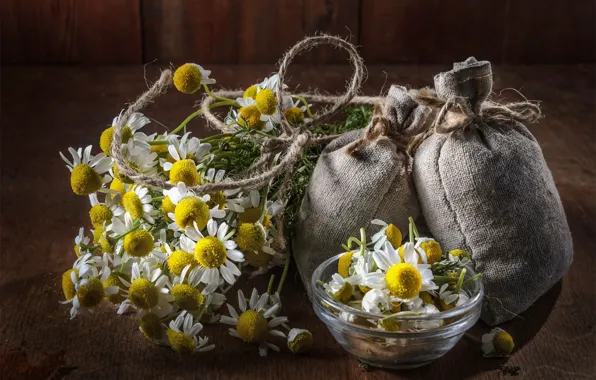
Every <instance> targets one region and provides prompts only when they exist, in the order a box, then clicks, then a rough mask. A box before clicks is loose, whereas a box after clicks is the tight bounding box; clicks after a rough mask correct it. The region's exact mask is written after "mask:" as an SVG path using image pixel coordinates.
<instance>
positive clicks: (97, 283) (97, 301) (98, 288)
mask: <svg viewBox="0 0 596 380" xmlns="http://www.w3.org/2000/svg"><path fill="white" fill-rule="evenodd" d="M90 263H91V264H90ZM94 264H95V259H93V258H91V254H87V255H85V256H83V258H82V260H80V261H79V262H78V263H75V267H74V268H73V270H71V271H70V284H68V285H67V286H68V287H69V288H71V287H72V288H71V289H68V293H69V295H70V294H72V293H71V292H72V291H74V294H72V298H70V299H67V300H66V301H63V302H61V303H63V304H66V303H70V304H72V308H71V309H70V318H71V319H72V318H74V317H76V316H77V315H78V314H85V315H89V314H90V312H91V311H92V310H93V309H94V308H95V307H97V306H99V305H101V304H105V303H107V301H106V300H105V297H109V296H111V295H114V294H117V293H118V291H119V288H118V286H107V287H104V285H103V282H105V281H106V280H107V279H108V277H109V276H110V273H111V272H110V270H109V268H107V267H105V268H104V270H103V271H102V273H101V275H100V274H99V273H98V271H97V267H96V266H95V265H94ZM98 276H99V277H98ZM62 283H63V287H64V284H65V279H64V278H63V281H62ZM64 293H65V295H66V294H67V290H64Z"/></svg>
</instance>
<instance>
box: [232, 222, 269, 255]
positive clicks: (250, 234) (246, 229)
mask: <svg viewBox="0 0 596 380" xmlns="http://www.w3.org/2000/svg"><path fill="white" fill-rule="evenodd" d="M266 240H267V230H266V229H265V227H263V225H262V224H261V223H259V222H256V223H240V224H239V225H238V229H237V231H236V243H237V244H238V248H240V249H241V250H242V251H243V252H249V251H251V252H258V251H259V250H261V249H262V248H263V245H264V244H265V241H266Z"/></svg>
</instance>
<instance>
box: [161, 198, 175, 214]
mask: <svg viewBox="0 0 596 380" xmlns="http://www.w3.org/2000/svg"><path fill="white" fill-rule="evenodd" d="M161 210H162V211H163V216H164V218H165V219H166V220H171V219H170V217H169V216H168V214H169V213H172V214H173V213H174V210H176V205H175V204H174V203H173V202H172V200H171V199H170V197H169V196H166V197H165V198H164V199H163V200H162V201H161Z"/></svg>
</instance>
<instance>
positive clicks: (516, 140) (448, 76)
mask: <svg viewBox="0 0 596 380" xmlns="http://www.w3.org/2000/svg"><path fill="white" fill-rule="evenodd" d="M434 81H435V90H436V95H437V98H438V99H442V100H444V101H445V102H451V105H453V104H463V105H464V107H463V108H459V110H460V111H461V110H462V109H464V108H466V107H465V105H466V104H467V107H469V108H468V110H467V112H468V115H467V116H466V115H462V113H463V114H465V113H466V112H447V113H445V114H444V115H443V116H445V117H444V118H443V119H442V120H439V121H442V122H441V123H437V124H436V125H437V126H440V127H441V128H436V129H435V133H433V134H432V135H430V137H428V138H427V139H426V140H425V141H424V142H423V143H422V144H421V145H420V147H419V148H418V149H417V151H416V153H415V155H414V165H413V175H414V182H415V185H416V190H417V192H418V197H419V200H420V205H421V208H422V213H423V215H424V217H425V219H426V222H427V223H428V226H429V228H430V231H431V232H432V234H433V236H434V238H435V239H437V241H439V242H441V244H442V245H443V248H444V250H445V251H448V250H451V249H455V248H462V249H465V250H467V251H469V252H470V253H471V254H472V258H473V263H474V265H475V267H476V270H477V271H478V272H481V273H482V276H483V282H484V285H485V293H486V298H485V302H484V307H483V312H482V319H483V320H484V321H485V322H487V323H489V324H498V323H501V322H504V321H506V320H509V319H511V318H513V317H514V316H516V314H518V313H521V312H523V311H524V310H526V309H527V308H528V307H529V306H530V305H532V303H534V302H535V301H536V300H537V299H538V298H539V297H540V296H541V295H542V294H544V293H545V292H546V291H547V290H548V289H549V288H550V287H552V286H553V285H554V284H555V283H556V282H557V281H558V280H559V279H560V278H561V277H562V276H563V275H564V274H565V272H566V271H567V269H568V268H569V265H570V264H571V261H572V258H573V249H572V242H571V234H570V231H569V226H568V224H567V220H566V217H565V212H564V210H563V206H562V204H561V199H560V198H559V194H558V192H557V189H556V187H555V184H554V181H553V178H552V175H551V172H550V171H549V169H548V167H547V165H546V162H545V160H544V157H543V155H542V151H541V149H540V146H539V145H538V142H537V141H536V140H535V139H534V137H533V136H532V134H531V133H530V132H529V131H528V130H527V129H526V127H525V126H524V125H522V124H521V123H519V122H517V121H515V120H514V119H517V120H524V115H527V114H528V112H527V111H529V109H527V108H525V107H524V105H525V106H528V105H531V103H528V102H522V103H516V104H510V105H505V106H500V105H497V104H496V103H492V102H488V101H487V98H488V96H489V95H490V93H491V90H492V72H491V66H490V63H489V62H486V61H483V62H478V61H476V60H475V59H474V58H469V59H468V60H466V61H465V62H462V63H456V64H454V68H453V70H452V71H449V72H445V73H441V74H438V75H436V76H435V78H434ZM458 97H460V98H459V101H460V102H459V103H458ZM462 98H463V100H464V102H463V103H462V102H461V100H462ZM532 106H534V107H536V106H535V105H532ZM451 109H452V110H455V111H457V110H458V108H457V107H453V108H451ZM470 111H471V112H470ZM538 111H539V109H538ZM495 115H497V116H495ZM507 116H509V117H507ZM439 117H442V116H439ZM507 119H508V120H507ZM462 120H464V122H462ZM526 121H527V120H526ZM450 124H451V127H450ZM453 125H455V127H453ZM458 126H459V127H458ZM440 132H443V133H440Z"/></svg>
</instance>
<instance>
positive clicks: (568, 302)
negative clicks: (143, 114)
mask: <svg viewBox="0 0 596 380" xmlns="http://www.w3.org/2000/svg"><path fill="white" fill-rule="evenodd" d="M211 68H212V69H213V76H214V77H215V78H217V80H218V84H221V85H222V86H225V87H228V88H236V87H246V86H247V85H248V84H250V83H252V81H253V80H252V79H251V78H262V77H263V76H264V75H266V74H267V73H269V72H270V71H272V70H273V66H213V67H211ZM158 69H159V67H158V66H157V65H152V66H150V67H149V68H148V73H147V76H148V78H156V77H157V75H158ZM292 69H293V70H292V80H291V82H290V83H289V84H290V85H291V86H295V85H297V84H298V83H310V84H311V85H313V86H317V87H319V88H322V89H325V90H328V91H332V92H334V91H341V89H342V88H343V86H344V82H345V79H346V78H347V77H348V76H349V74H350V71H349V68H347V67H345V66H325V67H324V69H321V68H313V67H306V66H295V67H293V68H292ZM445 69H448V67H446V66H384V67H379V66H370V67H369V70H368V74H369V80H368V81H367V82H366V86H365V88H364V89H363V90H364V93H365V94H377V93H379V90H380V89H381V87H382V86H383V85H384V83H385V82H386V81H387V83H389V84H391V83H399V84H409V85H411V86H416V87H419V86H424V85H429V84H431V81H432V76H433V74H435V73H437V72H439V71H442V70H445ZM384 72H387V77H388V78H387V79H386V78H385V74H384ZM494 72H495V73H496V76H495V90H496V92H497V94H496V95H495V96H498V97H500V98H507V99H508V100H513V99H518V97H517V95H515V94H514V93H513V92H512V91H505V92H502V93H500V90H501V89H504V88H508V87H514V88H518V89H519V88H520V87H522V86H523V91H522V92H523V93H524V95H526V96H527V97H528V98H529V99H541V100H543V107H544V111H545V114H546V118H545V119H543V120H541V122H540V123H539V124H535V125H531V126H530V129H531V131H532V133H534V134H535V136H536V138H537V140H538V141H539V143H540V145H541V146H542V149H543V152H544V155H545V158H546V161H547V163H548V165H549V167H550V168H551V170H552V172H553V176H554V178H555V182H556V184H557V188H558V190H559V192H560V194H561V198H562V200H563V205H564V207H565V211H566V213H567V217H568V220H569V224H570V227H571V231H572V234H573V239H574V247H575V258H574V263H573V265H572V266H571V269H570V271H569V273H568V274H567V275H566V276H565V278H564V279H563V280H562V281H561V282H559V283H558V284H557V285H556V286H555V287H554V288H553V289H551V291H549V292H548V293H547V294H546V295H545V296H544V297H542V298H541V299H540V300H539V301H538V302H537V303H536V304H535V305H534V306H532V307H531V308H530V309H529V310H528V311H527V312H525V313H523V314H522V315H521V316H520V317H519V318H516V319H515V320H513V321H511V322H509V323H507V324H505V325H504V326H503V328H505V329H506V330H508V331H509V332H511V334H512V335H513V337H514V338H515V341H516V350H515V351H514V354H513V356H512V357H511V358H510V359H509V360H508V362H507V363H508V364H511V365H519V366H520V367H521V368H522V370H521V373H520V376H518V377H517V379H553V378H556V379H592V378H594V377H595V376H596V372H595V368H594V362H593V353H594V352H596V340H595V339H594V338H595V336H594V334H595V332H596V314H595V311H596V295H595V293H594V278H593V275H594V272H595V270H596V263H595V258H594V252H595V251H596V193H595V189H596V165H595V164H596V140H595V139H594V136H595V133H596V130H595V123H596V117H595V111H594V103H593V99H594V96H595V95H596V93H595V89H594V80H595V70H594V68H593V67H591V66H547V67H542V66H534V67H528V66H502V67H499V66H497V67H495V68H494ZM2 74H3V77H2V82H1V85H2V88H1V92H2V95H3V96H2V99H1V107H2V110H3V114H2V130H1V133H2V136H1V137H2V140H1V145H0V148H1V154H2V155H1V161H0V168H1V181H2V182H1V183H2V189H1V190H2V192H1V198H0V210H1V223H0V227H1V232H0V233H1V240H0V241H1V244H2V247H1V248H2V250H1V254H0V295H1V297H0V378H2V379H3V380H6V379H19V380H22V379H46V378H52V379H54V378H62V377H64V378H67V379H182V378H197V379H206V378H208V379H279V378H287V379H309V380H314V379H326V380H329V379H419V378H428V379H463V378H466V379H503V378H506V377H504V375H503V374H502V373H501V372H500V371H499V366H500V364H503V363H504V361H500V360H485V359H482V356H481V352H480V348H479V346H478V344H476V343H474V342H472V341H470V340H466V339H463V340H462V341H460V342H459V343H458V344H457V345H456V347H455V348H454V349H453V350H452V351H451V352H450V353H448V354H447V355H446V356H444V357H443V358H441V359H439V360H437V361H435V362H433V363H432V364H430V365H428V366H426V367H422V368H419V369H415V370H411V371H404V372H389V371H382V370H373V371H372V372H365V371H364V370H363V369H361V368H359V366H358V362H357V361H356V360H355V359H352V358H350V357H349V356H348V355H347V354H346V353H345V352H344V351H343V350H342V349H341V347H339V346H338V345H337V344H336V343H335V342H334V340H333V338H332V336H331V335H330V334H329V332H328V331H327V329H326V327H325V326H324V325H323V323H322V322H320V321H319V320H318V319H317V317H316V316H315V314H314V312H313V310H312V307H311V306H310V304H309V302H308V299H307V297H306V295H305V293H304V290H303V288H302V285H301V284H300V280H299V277H298V276H297V275H296V273H295V271H294V270H291V272H290V276H289V277H288V281H287V283H286V286H285V287H284V291H283V294H282V302H283V315H287V316H288V317H289V318H290V323H291V325H292V326H297V327H304V328H308V329H310V330H311V331H312V332H313V333H314V334H315V339H316V343H315V347H314V350H313V352H311V353H310V354H309V355H306V356H293V355H291V354H290V353H288V351H287V350H286V349H283V347H282V352H281V353H279V354H276V353H271V354H270V355H271V356H270V357H269V358H260V357H259V356H258V353H257V349H256V347H254V346H251V345H247V344H243V343H242V342H240V341H238V340H237V339H235V338H233V337H231V336H229V335H228V333H227V331H226V329H225V327H224V326H207V327H206V328H205V334H206V335H207V336H209V337H210V338H211V339H212V340H213V341H214V342H215V343H216V344H217V345H218V346H217V348H216V350H215V351H213V352H211V353H207V354H205V355H201V356H198V357H196V358H193V359H192V360H189V359H184V358H180V357H178V356H177V355H176V354H175V353H173V352H172V351H171V350H169V349H168V348H163V347H156V346H154V345H152V344H150V343H149V342H148V341H146V340H145V339H144V338H143V337H142V335H141V334H140V332H139V331H138V330H137V325H136V322H135V320H134V316H132V315H128V316H116V315H115V312H114V310H110V309H105V310H101V311H99V312H98V313H96V314H95V315H94V316H93V317H91V318H76V319H74V320H72V321H71V320H69V319H68V307H66V306H63V305H60V304H59V303H58V302H59V301H60V300H61V299H62V294H61V289H60V278H59V276H60V274H61V273H62V272H63V271H64V270H66V269H67V268H68V267H70V266H71V264H72V261H73V260H74V253H73V251H72V246H73V238H74V236H75V235H76V233H77V230H78V227H79V226H80V225H86V224H87V222H88V215H87V211H88V200H87V199H86V197H76V196H75V195H73V194H72V193H71V191H70V188H69V184H68V171H67V169H66V168H65V167H64V164H63V163H62V161H61V160H60V158H59V156H58V154H57V151H58V150H62V151H65V150H66V148H67V147H68V146H85V145H87V144H89V143H92V144H93V145H94V146H97V140H98V137H99V134H100V132H101V131H102V130H103V129H104V128H105V127H106V126H107V125H108V123H109V122H110V121H111V120H112V118H113V117H114V116H115V115H116V114H118V113H119V111H120V109H121V107H123V106H124V105H125V104H126V103H127V102H130V101H132V100H133V99H135V97H136V96H137V95H138V94H139V93H140V92H141V91H143V90H144V89H145V88H146V83H145V81H144V78H143V68H142V67H140V66H138V67H123V68H115V67H97V68H93V69H79V68H56V67H54V68H44V67H39V68H18V67H10V68H4V69H3V72H2ZM194 100H196V97H191V96H184V95H181V94H177V93H174V92H171V93H168V94H167V95H165V96H163V97H161V98H159V99H158V100H157V102H156V103H155V104H153V105H152V106H151V107H150V109H148V110H147V114H148V115H149V116H150V117H152V118H154V119H156V120H159V122H161V123H162V124H163V126H162V125H159V124H157V123H152V124H153V128H155V130H160V131H163V130H164V128H168V129H172V128H173V127H174V126H176V125H177V124H178V123H179V122H180V121H181V120H183V119H184V117H185V116H186V115H187V114H188V113H189V112H191V108H192V105H193V103H194ZM33 110H34V112H33ZM189 127H190V128H191V130H192V131H193V132H195V133H196V134H197V135H198V136H206V135H208V134H209V133H210V132H209V131H208V130H207V129H206V127H205V126H204V125H203V124H202V123H200V122H198V121H197V122H194V123H191V125H190V126H189ZM277 273H279V271H278V272H277ZM266 281H267V279H266V278H265V277H264V276H261V277H258V278H255V279H253V280H249V281H247V282H246V283H244V289H245V290H248V289H250V288H251V287H253V286H257V287H259V288H260V289H262V288H263V287H264V286H265V285H266V284H265V282H266ZM232 294H233V291H232ZM488 330H489V328H488V327H487V326H486V325H484V324H482V323H478V324H477V325H476V326H475V327H474V328H473V330H472V333H473V334H474V335H476V336H478V337H479V336H480V335H481V334H483V333H485V332H487V331H488ZM276 343H278V344H280V345H281V346H283V341H277V342H276Z"/></svg>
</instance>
